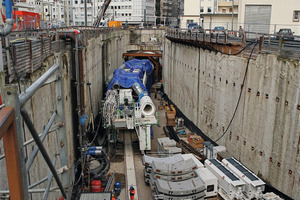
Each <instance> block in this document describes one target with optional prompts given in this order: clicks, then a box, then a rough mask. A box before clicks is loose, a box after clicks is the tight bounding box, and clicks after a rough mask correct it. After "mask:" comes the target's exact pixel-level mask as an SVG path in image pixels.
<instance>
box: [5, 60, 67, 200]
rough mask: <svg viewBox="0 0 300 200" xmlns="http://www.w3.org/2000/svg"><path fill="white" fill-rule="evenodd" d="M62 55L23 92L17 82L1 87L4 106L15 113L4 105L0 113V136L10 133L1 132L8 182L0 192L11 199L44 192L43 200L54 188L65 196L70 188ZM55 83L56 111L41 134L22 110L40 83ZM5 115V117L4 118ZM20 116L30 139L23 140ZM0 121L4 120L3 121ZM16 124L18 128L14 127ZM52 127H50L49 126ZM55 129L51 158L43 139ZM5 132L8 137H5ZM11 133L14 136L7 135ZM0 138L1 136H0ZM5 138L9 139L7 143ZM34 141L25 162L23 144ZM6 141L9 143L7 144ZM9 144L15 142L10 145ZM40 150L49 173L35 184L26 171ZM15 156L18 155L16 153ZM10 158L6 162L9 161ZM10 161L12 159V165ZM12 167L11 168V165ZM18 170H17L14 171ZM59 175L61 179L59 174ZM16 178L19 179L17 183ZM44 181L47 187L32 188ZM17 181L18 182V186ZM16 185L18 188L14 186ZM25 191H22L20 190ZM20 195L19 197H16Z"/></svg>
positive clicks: (27, 197)
mask: <svg viewBox="0 0 300 200" xmlns="http://www.w3.org/2000/svg"><path fill="white" fill-rule="evenodd" d="M61 65H62V64H61V58H59V61H58V62H56V64H54V65H53V66H52V67H50V68H49V70H48V71H47V72H45V73H44V74H43V75H42V76H41V77H40V78H39V79H37V80H36V81H35V82H34V83H33V84H31V85H30V86H29V87H28V88H27V89H26V90H25V92H24V93H22V94H20V95H19V92H18V86H17V85H8V86H4V87H3V93H2V95H3V96H2V97H3V100H4V102H5V105H7V106H12V107H13V108H14V110H15V112H16V115H14V112H13V109H12V108H11V107H9V108H7V107H4V108H3V109H2V110H0V111H1V113H0V122H1V124H0V130H1V131H0V133H1V137H2V136H3V134H2V133H4V132H3V130H4V131H7V132H9V134H5V135H4V148H5V155H2V159H3V158H4V157H5V158H6V165H7V175H8V182H9V191H7V190H0V194H7V193H9V194H10V199H12V200H20V199H29V195H28V194H29V193H37V192H38V193H40V192H42V193H43V197H42V199H43V200H46V199H47V197H48V194H49V192H50V191H55V190H57V189H59V190H60V192H61V194H62V196H63V197H64V198H65V199H67V194H66V191H65V189H64V187H69V185H70V183H69V180H70V178H69V176H68V174H66V173H65V172H67V171H68V159H67V158H68V152H67V145H66V144H67V138H66V133H65V127H64V120H65V119H64V103H63V96H64V95H63V80H62V66H61ZM51 83H55V95H56V96H55V99H56V110H54V111H53V113H52V115H51V118H50V120H49V122H48V124H47V125H46V127H45V128H44V130H43V132H42V134H40V135H39V134H38V132H37V130H36V128H35V126H34V124H33V122H32V120H31V119H30V116H29V114H28V112H27V110H26V109H25V104H26V102H27V101H28V100H29V99H30V98H31V97H32V96H33V95H34V94H35V93H36V92H37V91H38V90H39V89H40V88H42V87H43V86H45V85H47V84H51ZM5 116H7V117H5ZM21 116H22V118H23V120H24V122H25V124H26V125H27V129H28V130H29V132H30V134H31V136H32V139H30V140H27V141H25V142H23V132H22V131H23V129H22V126H21ZM55 120H57V122H58V123H57V124H56V125H55V126H52V124H53V123H54V121H55ZM2 121H4V122H3V123H2ZM16 126H17V128H16ZM51 127H52V128H51ZM54 131H56V132H57V136H56V137H57V140H58V142H57V144H58V145H59V148H58V149H59V152H57V153H55V155H54V159H53V160H51V159H50V156H49V154H48V152H47V150H46V148H45V147H44V145H43V141H44V139H45V138H46V137H47V135H48V134H49V133H50V132H54ZM6 135H8V136H6ZM10 135H13V136H10ZM9 136H10V137H9ZM1 137H0V138H1ZM6 141H9V143H7V142H6ZM33 142H35V144H36V145H35V146H34V148H33V150H32V152H31V154H30V155H29V156H28V159H27V160H26V163H25V157H24V152H23V147H24V146H27V145H29V144H31V143H33ZM8 144H9V146H8ZM12 144H14V145H13V146H12ZM39 151H40V153H41V155H42V156H43V158H44V160H45V162H46V164H47V167H48V168H49V170H50V172H49V174H48V176H46V177H44V178H42V179H40V180H38V181H37V182H35V183H32V184H31V185H29V182H28V178H27V175H29V176H30V173H29V170H30V167H31V166H32V164H33V161H34V160H35V158H36V157H37V154H38V152H39ZM12 153H18V154H19V155H20V157H19V158H17V156H16V157H13V159H15V160H13V159H12V158H11V154H12ZM16 155H17V154H16ZM57 157H59V158H60V165H61V168H60V169H55V167H54V166H55V163H56V159H57ZM8 161H9V162H8ZM11 162H14V164H12V163H11ZM12 166H14V167H12ZM12 170H13V171H12ZM16 171H17V172H18V173H17V172H16ZM59 174H61V178H60V177H59V176H58V175H59ZM53 178H54V179H55V181H56V183H57V186H58V187H52V188H50V187H51V182H52V179H53ZM16 181H18V182H16ZM46 181H47V184H46V188H45V189H42V188H38V189H34V187H36V186H38V185H40V184H41V183H44V182H46ZM16 183H20V184H19V185H18V184H16ZM14 185H18V187H19V188H16V186H14ZM15 190H19V191H22V192H14V191H15ZM23 191H24V192H23ZM16 194H19V195H18V196H15V195H16Z"/></svg>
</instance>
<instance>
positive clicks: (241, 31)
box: [239, 26, 245, 37]
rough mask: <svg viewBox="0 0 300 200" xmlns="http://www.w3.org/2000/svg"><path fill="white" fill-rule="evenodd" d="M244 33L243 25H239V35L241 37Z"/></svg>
mask: <svg viewBox="0 0 300 200" xmlns="http://www.w3.org/2000/svg"><path fill="white" fill-rule="evenodd" d="M244 33H245V31H244V29H243V27H242V26H240V29H239V37H243V36H244Z"/></svg>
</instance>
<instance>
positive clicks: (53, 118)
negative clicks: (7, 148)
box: [26, 112, 56, 173]
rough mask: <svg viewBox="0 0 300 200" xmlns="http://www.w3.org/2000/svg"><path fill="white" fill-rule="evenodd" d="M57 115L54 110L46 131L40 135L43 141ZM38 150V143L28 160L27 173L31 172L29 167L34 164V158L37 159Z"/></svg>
mask: <svg viewBox="0 0 300 200" xmlns="http://www.w3.org/2000/svg"><path fill="white" fill-rule="evenodd" d="M55 117H56V112H54V113H53V114H52V116H51V118H50V120H49V122H48V124H47V126H46V128H45V130H44V132H43V134H42V136H41V137H39V140H40V141H41V142H43V141H44V139H45V138H46V136H47V134H48V132H49V129H50V128H51V125H52V124H53V122H54V120H55ZM33 139H34V138H33ZM38 152H39V147H38V145H36V146H35V147H34V149H33V151H32V153H31V155H30V156H29V158H28V160H27V162H26V172H27V173H28V172H29V169H30V167H31V165H32V163H33V161H34V159H35V157H36V155H37V153H38Z"/></svg>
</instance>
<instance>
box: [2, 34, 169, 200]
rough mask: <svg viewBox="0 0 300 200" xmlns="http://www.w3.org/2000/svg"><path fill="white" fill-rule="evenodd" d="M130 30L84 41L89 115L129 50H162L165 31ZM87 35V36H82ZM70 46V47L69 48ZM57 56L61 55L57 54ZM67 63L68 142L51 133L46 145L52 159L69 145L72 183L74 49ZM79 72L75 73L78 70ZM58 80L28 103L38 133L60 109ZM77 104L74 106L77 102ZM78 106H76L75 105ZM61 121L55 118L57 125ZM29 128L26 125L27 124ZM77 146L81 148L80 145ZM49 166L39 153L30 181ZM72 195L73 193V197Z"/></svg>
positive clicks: (97, 106)
mask: <svg viewBox="0 0 300 200" xmlns="http://www.w3.org/2000/svg"><path fill="white" fill-rule="evenodd" d="M136 31H137V33H135V32H130V31H128V30H121V31H112V32H108V33H103V34H101V35H100V36H99V37H90V38H88V39H86V41H84V40H83V44H84V47H83V49H82V52H83V69H84V73H83V74H84V88H85V89H84V91H85V93H84V95H85V102H84V105H85V112H86V114H87V115H88V116H91V115H90V114H91V110H90V104H91V103H93V112H94V116H96V114H97V113H98V111H99V109H100V102H101V100H102V94H103V92H104V91H103V79H104V80H106V79H107V78H108V76H109V75H110V74H111V73H113V71H114V70H115V69H116V68H118V67H119V66H121V64H122V63H123V62H124V60H123V58H122V54H123V53H125V52H127V51H129V50H143V49H151V50H160V49H161V46H160V44H161V41H162V36H163V30H136ZM133 33H134V34H136V35H137V37H136V38H135V40H133V41H130V37H131V34H133ZM150 37H155V38H157V40H156V41H150ZM82 38H83V37H82ZM69 49H70V47H69ZM55 56H58V54H56V55H55ZM55 56H50V57H48V58H47V59H46V60H45V61H44V63H43V67H41V68H40V69H39V70H37V71H36V72H34V73H33V74H32V75H31V76H30V78H24V79H23V80H24V81H21V82H20V86H21V87H20V88H21V90H24V89H26V88H27V87H28V86H29V85H30V84H32V83H33V82H34V81H35V80H37V79H38V78H39V77H40V76H41V75H42V74H44V73H45V72H46V71H47V70H48V69H49V68H50V67H51V66H52V65H53V64H54V59H55ZM62 63H63V75H62V78H63V85H64V97H63V98H62V99H63V100H64V105H65V109H64V113H65V122H64V126H65V129H66V137H67V144H62V143H60V141H59V140H58V139H57V132H56V131H54V132H52V133H49V135H48V136H47V137H46V139H45V141H44V142H43V144H44V146H45V148H46V149H47V151H48V154H49V156H50V158H51V159H53V158H54V155H55V154H56V153H59V148H60V147H61V146H62V145H63V146H64V145H67V152H68V158H67V159H68V168H69V169H68V171H67V172H66V173H67V174H68V179H69V180H70V181H69V182H70V183H71V182H72V181H73V182H74V180H73V179H74V162H75V160H74V150H76V149H74V144H73V140H74V138H76V135H74V134H73V124H74V123H75V124H76V123H77V121H75V122H73V121H72V102H71V99H72V98H71V78H72V62H71V53H70V51H68V52H66V53H65V55H64V56H63V58H62ZM74 73H75V72H74ZM0 83H1V84H0V92H2V86H3V85H4V73H3V72H0ZM87 83H91V94H92V101H90V100H89V96H88V87H87ZM55 92H56V91H55V83H51V84H48V85H46V86H44V87H43V88H42V89H40V90H39V91H38V92H37V93H36V94H35V95H34V96H33V97H32V98H31V99H30V100H29V101H28V102H27V103H26V105H25V108H26V109H27V111H28V113H29V115H30V118H31V120H32V121H33V123H34V125H35V128H36V130H37V131H38V133H41V132H42V131H43V130H44V128H45V126H46V124H47V123H48V121H49V119H50V117H51V114H52V111H53V110H55V109H56V97H55ZM73 106H74V105H73ZM75 106H76V105H75ZM57 123H58V121H57V120H55V122H54V124H53V125H55V124H57ZM24 127H26V125H24ZM25 137H26V140H28V139H30V138H32V137H31V134H30V133H29V131H28V130H27V128H25ZM34 145H35V144H34V143H31V144H30V145H28V146H27V148H26V149H25V156H26V158H27V157H28V156H29V155H30V154H31V152H32V150H33V148H34ZM76 148H77V147H76ZM3 154H4V149H3V143H2V141H1V142H0V155H3ZM60 167H61V165H60V159H59V158H57V161H56V165H55V168H56V169H59V168H60ZM48 174H49V169H48V167H47V165H46V163H45V161H44V159H43V157H42V156H41V154H40V153H38V155H37V157H36V159H35V161H34V163H33V165H32V167H31V169H30V183H29V185H30V184H32V183H34V182H37V181H38V180H40V179H42V178H44V177H47V176H48ZM0 177H1V178H0V190H7V189H8V185H7V178H6V168H5V160H1V161H0ZM45 186H46V183H44V184H41V185H40V186H39V187H37V188H45ZM55 186H56V183H55V181H54V180H53V181H52V187H55ZM68 187H69V191H71V190H72V185H69V186H68ZM59 197H61V194H60V192H51V193H49V196H48V199H58V198H59ZM69 197H70V196H69ZM32 199H42V194H33V195H32Z"/></svg>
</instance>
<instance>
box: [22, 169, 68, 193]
mask: <svg viewBox="0 0 300 200" xmlns="http://www.w3.org/2000/svg"><path fill="white" fill-rule="evenodd" d="M64 170H65V167H62V168H60V169H58V170H56V172H57V174H58V175H60V174H62V173H64ZM47 180H48V176H46V177H44V178H42V179H41V180H39V181H37V182H35V183H33V184H31V185H30V186H29V187H28V189H32V188H34V187H36V186H38V185H40V184H41V183H44V182H45V181H47Z"/></svg>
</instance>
